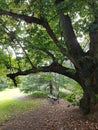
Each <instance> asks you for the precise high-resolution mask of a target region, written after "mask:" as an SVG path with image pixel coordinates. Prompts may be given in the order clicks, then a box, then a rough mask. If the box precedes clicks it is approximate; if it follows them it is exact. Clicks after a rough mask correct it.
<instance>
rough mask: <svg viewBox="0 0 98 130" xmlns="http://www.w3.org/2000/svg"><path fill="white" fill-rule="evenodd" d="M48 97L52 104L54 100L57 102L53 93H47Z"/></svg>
mask: <svg viewBox="0 0 98 130" xmlns="http://www.w3.org/2000/svg"><path fill="white" fill-rule="evenodd" d="M48 99H50V101H51V103H52V104H54V103H55V102H58V103H59V100H58V98H57V97H55V96H53V95H51V94H49V95H48Z"/></svg>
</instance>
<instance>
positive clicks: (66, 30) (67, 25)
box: [55, 0, 83, 59]
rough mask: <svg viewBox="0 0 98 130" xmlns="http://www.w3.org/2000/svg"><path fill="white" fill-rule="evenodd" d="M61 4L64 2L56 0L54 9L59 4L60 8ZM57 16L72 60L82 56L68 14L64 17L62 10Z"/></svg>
mask: <svg viewBox="0 0 98 130" xmlns="http://www.w3.org/2000/svg"><path fill="white" fill-rule="evenodd" d="M62 2H64V0H56V1H55V5H56V8H58V5H60V4H61V6H62ZM58 16H59V21H60V25H61V27H62V30H63V35H64V38H65V41H66V46H67V48H68V52H69V54H70V55H71V56H72V57H73V58H75V59H77V58H79V57H80V56H82V55H83V50H82V48H81V47H80V45H79V43H78V41H77V38H76V35H75V33H74V30H73V26H72V22H71V19H70V17H69V15H68V14H66V15H65V14H64V11H62V9H60V10H59V11H58Z"/></svg>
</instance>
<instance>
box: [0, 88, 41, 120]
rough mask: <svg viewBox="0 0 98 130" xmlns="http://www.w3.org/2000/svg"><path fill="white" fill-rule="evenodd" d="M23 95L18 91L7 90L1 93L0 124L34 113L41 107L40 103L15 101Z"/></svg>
mask: <svg viewBox="0 0 98 130" xmlns="http://www.w3.org/2000/svg"><path fill="white" fill-rule="evenodd" d="M23 95H24V94H22V93H20V92H19V90H18V89H12V90H10V89H7V90H5V91H2V92H0V123H3V122H5V121H7V120H9V119H12V118H14V117H16V116H18V115H20V114H21V113H24V112H28V111H33V110H35V109H37V108H38V107H39V106H40V105H41V102H39V101H34V100H26V101H25V100H16V99H15V97H20V96H23Z"/></svg>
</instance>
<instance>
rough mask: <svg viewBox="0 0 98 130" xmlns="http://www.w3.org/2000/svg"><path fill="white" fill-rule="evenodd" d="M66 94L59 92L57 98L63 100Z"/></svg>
mask: <svg viewBox="0 0 98 130" xmlns="http://www.w3.org/2000/svg"><path fill="white" fill-rule="evenodd" d="M66 96H67V94H66V93H65V92H59V98H65V97H66Z"/></svg>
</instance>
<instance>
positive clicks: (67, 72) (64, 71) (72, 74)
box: [7, 62, 78, 81]
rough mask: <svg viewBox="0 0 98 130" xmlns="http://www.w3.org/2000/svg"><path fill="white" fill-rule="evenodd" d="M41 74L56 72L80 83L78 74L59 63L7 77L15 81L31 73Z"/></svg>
mask: <svg viewBox="0 0 98 130" xmlns="http://www.w3.org/2000/svg"><path fill="white" fill-rule="evenodd" d="M39 72H54V73H58V74H62V75H64V76H67V77H69V78H72V79H74V80H76V81H78V78H77V75H76V72H74V71H73V70H72V69H69V68H66V67H64V66H62V65H61V64H59V63H57V62H53V63H52V64H51V65H49V66H41V67H39V68H36V69H29V70H25V71H18V72H16V73H11V74H7V77H9V78H11V79H12V80H13V79H15V78H16V77H17V76H25V75H28V74H31V73H39Z"/></svg>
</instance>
